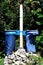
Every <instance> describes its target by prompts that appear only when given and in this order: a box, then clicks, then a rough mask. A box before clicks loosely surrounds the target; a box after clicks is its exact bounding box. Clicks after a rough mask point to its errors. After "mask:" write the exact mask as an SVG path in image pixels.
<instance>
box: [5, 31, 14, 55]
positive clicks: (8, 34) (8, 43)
mask: <svg viewBox="0 0 43 65" xmlns="http://www.w3.org/2000/svg"><path fill="white" fill-rule="evenodd" d="M14 33H15V32H14V31H13V30H7V31H5V47H6V55H10V54H11V53H12V51H14V50H15V35H14Z"/></svg>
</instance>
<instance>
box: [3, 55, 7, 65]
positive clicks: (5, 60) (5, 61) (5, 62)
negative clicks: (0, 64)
mask: <svg viewBox="0 0 43 65" xmlns="http://www.w3.org/2000/svg"><path fill="white" fill-rule="evenodd" d="M5 64H8V58H7V56H5V59H4V65H5Z"/></svg>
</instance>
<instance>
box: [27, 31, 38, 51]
mask: <svg viewBox="0 0 43 65" xmlns="http://www.w3.org/2000/svg"><path fill="white" fill-rule="evenodd" d="M36 35H38V30H30V31H26V50H27V52H36V47H35V37H36Z"/></svg>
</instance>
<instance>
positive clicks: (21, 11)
mask: <svg viewBox="0 0 43 65" xmlns="http://www.w3.org/2000/svg"><path fill="white" fill-rule="evenodd" d="M22 31H23V5H22V4H20V47H23V35H22Z"/></svg>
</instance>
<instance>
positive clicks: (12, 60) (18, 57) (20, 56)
mask: <svg viewBox="0 0 43 65" xmlns="http://www.w3.org/2000/svg"><path fill="white" fill-rule="evenodd" d="M28 62H30V61H29V59H28V57H27V56H26V51H25V49H23V48H19V49H18V50H17V51H16V52H13V53H12V54H11V55H9V56H6V57H5V63H4V65H5V64H11V65H19V64H22V65H26V63H28Z"/></svg>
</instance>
